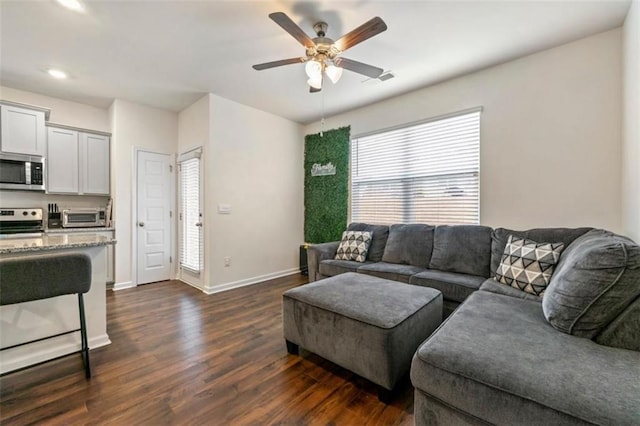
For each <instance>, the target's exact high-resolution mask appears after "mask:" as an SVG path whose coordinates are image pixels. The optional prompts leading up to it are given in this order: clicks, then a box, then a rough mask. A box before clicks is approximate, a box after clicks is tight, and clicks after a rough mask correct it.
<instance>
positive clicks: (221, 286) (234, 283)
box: [201, 268, 300, 294]
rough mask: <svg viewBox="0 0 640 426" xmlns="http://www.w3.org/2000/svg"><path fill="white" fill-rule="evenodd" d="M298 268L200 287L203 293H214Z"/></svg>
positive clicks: (297, 272) (284, 275)
mask: <svg viewBox="0 0 640 426" xmlns="http://www.w3.org/2000/svg"><path fill="white" fill-rule="evenodd" d="M299 273H300V269H299V268H291V269H285V270H284V271H278V272H273V273H271V274H265V275H259V276H257V277H251V278H246V279H244V280H238V281H232V282H230V283H224V284H219V285H216V286H213V287H205V288H203V289H201V290H202V291H203V292H204V293H205V294H215V293H220V292H223V291H227V290H232V289H234V288H239V287H245V286H249V285H253V284H258V283H261V282H263V281H268V280H273V279H275V278H282V277H286V276H289V275H295V274H299Z"/></svg>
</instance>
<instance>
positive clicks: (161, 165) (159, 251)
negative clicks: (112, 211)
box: [136, 151, 171, 284]
mask: <svg viewBox="0 0 640 426" xmlns="http://www.w3.org/2000/svg"><path fill="white" fill-rule="evenodd" d="M170 165H171V157H170V156H169V155H166V154H157V153H153V152H144V151H138V154H137V175H138V176H137V192H136V193H137V222H136V229H137V245H138V247H137V270H138V272H137V284H145V283H150V282H155V281H163V280H168V279H169V278H170V275H171V267H170V256H171V171H170Z"/></svg>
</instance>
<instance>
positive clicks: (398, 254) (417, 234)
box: [382, 223, 435, 268]
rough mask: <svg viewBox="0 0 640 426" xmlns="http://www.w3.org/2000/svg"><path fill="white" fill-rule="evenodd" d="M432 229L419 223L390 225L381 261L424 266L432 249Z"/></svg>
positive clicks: (432, 227) (427, 262)
mask: <svg viewBox="0 0 640 426" xmlns="http://www.w3.org/2000/svg"><path fill="white" fill-rule="evenodd" d="M434 229H435V227H434V226H431V225H424V224H421V223H412V224H408V225H403V224H397V225H391V226H390V227H389V239H388V240H387V246H386V247H385V249H384V255H383V256H382V261H383V262H387V263H399V264H403V265H413V266H421V267H423V268H426V267H427V265H428V264H429V259H430V258H431V251H432V250H433V230H434Z"/></svg>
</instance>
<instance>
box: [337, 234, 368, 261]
mask: <svg viewBox="0 0 640 426" xmlns="http://www.w3.org/2000/svg"><path fill="white" fill-rule="evenodd" d="M370 243H371V232H369V231H344V232H343V233H342V240H341V241H340V245H339V246H338V250H336V260H355V261H356V262H364V261H365V259H366V258H367V251H368V250H369V244H370Z"/></svg>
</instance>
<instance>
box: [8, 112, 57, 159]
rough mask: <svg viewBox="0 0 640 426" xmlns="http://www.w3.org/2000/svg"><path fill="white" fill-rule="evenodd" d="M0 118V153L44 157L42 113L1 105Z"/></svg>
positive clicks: (44, 132)
mask: <svg viewBox="0 0 640 426" xmlns="http://www.w3.org/2000/svg"><path fill="white" fill-rule="evenodd" d="M0 116H1V117H0V120H1V121H2V122H1V123H0V124H1V132H0V133H1V141H2V142H1V145H0V149H1V150H2V152H11V153H16V154H28V155H40V156H44V155H45V152H46V144H45V141H46V131H45V128H44V112H42V111H33V110H30V109H26V108H20V107H14V106H7V105H2V106H1V107H0Z"/></svg>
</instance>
